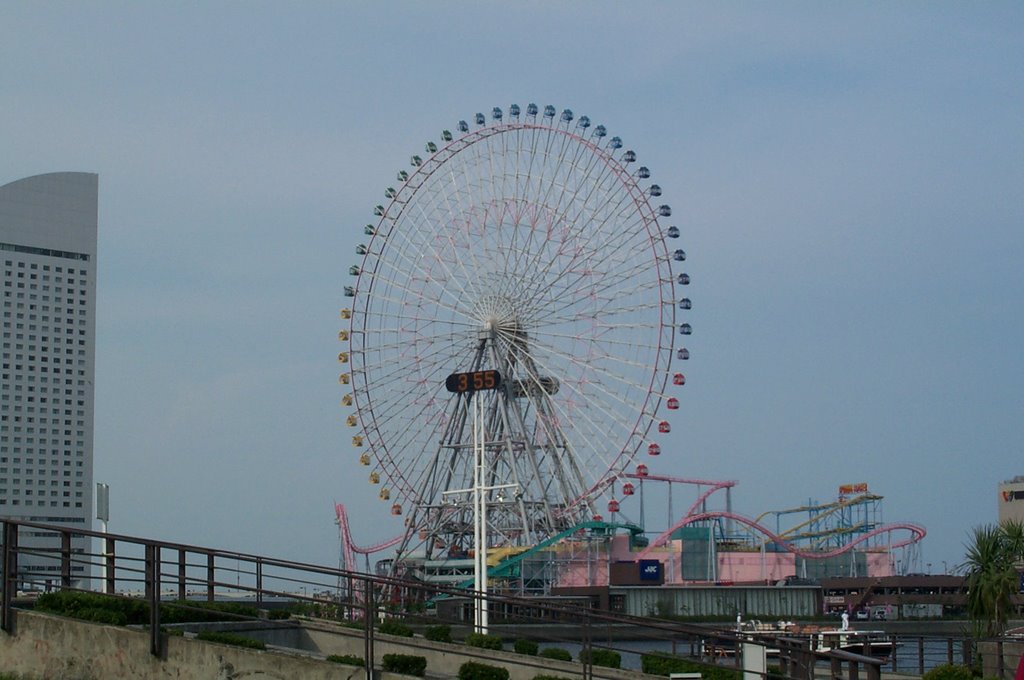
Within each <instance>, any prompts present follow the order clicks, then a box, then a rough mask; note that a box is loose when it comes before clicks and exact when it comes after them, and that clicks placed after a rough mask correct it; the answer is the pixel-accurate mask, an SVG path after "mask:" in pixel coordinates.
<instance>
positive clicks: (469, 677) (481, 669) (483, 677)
mask: <svg viewBox="0 0 1024 680" xmlns="http://www.w3.org/2000/svg"><path fill="white" fill-rule="evenodd" d="M459 680H508V669H507V668H501V667H500V666H489V665H487V664H485V663H476V662H475V661H467V662H466V663H464V664H462V665H461V666H459Z"/></svg>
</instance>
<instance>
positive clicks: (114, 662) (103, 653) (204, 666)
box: [0, 610, 403, 680]
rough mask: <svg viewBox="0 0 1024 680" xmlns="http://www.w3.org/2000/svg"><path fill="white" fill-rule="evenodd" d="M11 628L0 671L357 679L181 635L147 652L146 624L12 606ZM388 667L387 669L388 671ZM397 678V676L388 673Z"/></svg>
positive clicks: (104, 676) (50, 678)
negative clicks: (159, 650) (159, 653)
mask: <svg viewBox="0 0 1024 680" xmlns="http://www.w3.org/2000/svg"><path fill="white" fill-rule="evenodd" d="M14 627H15V630H14V634H13V635H7V634H6V633H2V632H0V666H2V667H0V671H6V672H11V673H19V674H24V675H27V676H28V677H39V678H46V679H47V680H109V679H110V678H138V679H139V680H151V679H152V680H157V679H160V680H163V679H165V678H175V680H214V679H216V680H234V679H236V678H275V679H280V680H286V679H288V680H291V679H292V678H303V679H304V680H305V679H309V680H357V679H358V678H362V677H363V669H361V668H355V667H352V666H343V665H340V664H334V663H329V662H326V661H319V660H315V659H311V658H309V657H304V656H300V655H296V654H286V653H278V652H263V651H258V650H247V649H243V648H240V647H232V646H230V645H220V644H215V643H211V642H202V641H200V640H187V639H185V638H183V637H167V638H165V640H164V644H165V650H166V653H165V655H164V658H160V659H158V658H156V657H154V656H152V655H151V654H150V653H149V632H148V631H145V630H143V631H139V630H131V629H128V628H121V627H117V626H104V625H100V624H94V623H85V622H81V621H75V620H73V619H66V618H63V617H59V616H51V615H48V614H40V613H36V612H29V611H23V610H19V611H16V612H15V620H14ZM388 675H390V674H388ZM393 677H394V678H402V677H403V676H393Z"/></svg>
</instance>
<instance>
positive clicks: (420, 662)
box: [381, 654, 427, 678]
mask: <svg viewBox="0 0 1024 680" xmlns="http://www.w3.org/2000/svg"><path fill="white" fill-rule="evenodd" d="M381 668H383V669H384V670H386V671H388V672H389V673H402V674H403V675H416V676H419V677H421V678H422V677H423V674H424V673H426V672H427V657H425V656H413V655H412V654H385V655H384V656H383V658H382V659H381Z"/></svg>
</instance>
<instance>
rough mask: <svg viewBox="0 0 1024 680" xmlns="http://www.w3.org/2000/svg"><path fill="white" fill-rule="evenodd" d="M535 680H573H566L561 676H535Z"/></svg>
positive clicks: (566, 679)
mask: <svg viewBox="0 0 1024 680" xmlns="http://www.w3.org/2000/svg"><path fill="white" fill-rule="evenodd" d="M533 680H573V679H572V678H566V677H564V676H561V675H535V676H533Z"/></svg>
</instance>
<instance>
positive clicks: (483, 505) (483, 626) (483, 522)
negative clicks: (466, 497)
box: [477, 397, 487, 635]
mask: <svg viewBox="0 0 1024 680" xmlns="http://www.w3.org/2000/svg"><path fill="white" fill-rule="evenodd" d="M478 398H479V397H478ZM477 412H478V413H479V415H480V442H479V444H478V447H479V448H478V451H479V454H478V455H479V460H480V549H479V550H478V551H477V552H478V553H479V554H480V593H481V595H482V597H481V598H480V632H481V633H483V634H484V635H487V487H486V484H487V455H486V451H485V449H484V445H485V439H484V434H485V432H484V408H483V402H482V401H481V402H480V405H479V406H478V410H477Z"/></svg>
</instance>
